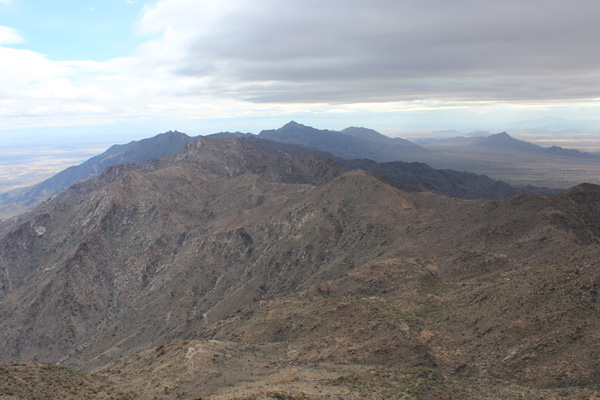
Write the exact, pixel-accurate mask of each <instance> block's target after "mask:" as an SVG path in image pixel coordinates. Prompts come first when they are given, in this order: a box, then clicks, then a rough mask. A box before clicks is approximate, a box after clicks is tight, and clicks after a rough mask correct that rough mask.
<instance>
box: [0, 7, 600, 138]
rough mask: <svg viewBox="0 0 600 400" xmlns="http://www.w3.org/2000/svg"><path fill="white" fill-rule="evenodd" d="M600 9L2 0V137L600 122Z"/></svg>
mask: <svg viewBox="0 0 600 400" xmlns="http://www.w3.org/2000/svg"><path fill="white" fill-rule="evenodd" d="M599 17H600V2H598V1H597V0H568V1H567V0H564V1H561V0H526V1H524V0H486V1H481V0H452V1H448V0H368V1H366V0H285V1H284V0H252V1H248V0H154V1H143V0H0V146H1V145H2V142H4V143H17V142H19V141H22V140H23V141H25V140H51V139H56V140H58V139H60V140H63V141H64V140H73V141H82V140H92V139H97V138H103V139H105V140H107V141H114V142H119V141H123V142H124V141H128V140H131V139H140V138H144V137H149V136H153V135H155V134H157V133H160V132H164V131H167V130H179V131H183V132H186V133H188V134H190V135H198V134H208V133H214V132H219V131H225V130H229V131H236V130H239V131H243V132H253V133H258V132H259V131H260V130H262V129H273V128H277V127H279V126H281V125H283V124H284V123H286V122H287V121H290V120H295V121H297V122H300V123H304V124H306V125H311V126H315V127H318V128H321V129H343V128H345V127H347V126H366V127H369V128H373V129H377V130H379V131H380V132H383V133H386V134H390V135H393V136H394V135H395V136H398V135H401V134H402V133H407V132H422V131H428V130H429V131H431V130H443V129H458V130H475V129H488V130H498V131H500V130H506V127H507V126H508V127H510V126H513V125H514V124H515V123H516V122H517V121H523V120H536V119H540V118H545V117H560V118H567V119H569V120H592V122H594V121H596V120H598V119H600V117H598V116H599V115H600V113H599V111H600V68H598V66H599V65H600V41H599V40H598V38H600V24H598V22H597V21H598V19H599ZM588 122H589V121H588ZM511 124H513V125H511Z"/></svg>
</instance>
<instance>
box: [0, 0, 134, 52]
mask: <svg viewBox="0 0 600 400" xmlns="http://www.w3.org/2000/svg"><path fill="white" fill-rule="evenodd" d="M2 3H4V5H2ZM143 4H144V3H143V2H142V1H134V0H130V1H126V0H60V1H49V0H4V1H3V2H0V25H2V26H4V27H9V28H11V29H13V30H16V31H17V32H19V33H20V35H21V36H22V38H23V39H24V40H23V43H21V45H20V46H15V47H16V48H23V49H28V50H31V51H34V52H37V53H41V54H44V55H46V56H47V57H48V58H50V59H51V60H53V61H66V60H93V61H104V60H108V59H111V58H115V57H121V56H123V55H128V54H131V52H133V50H135V48H136V46H137V45H138V44H139V42H140V41H141V37H140V36H138V35H136V34H135V32H134V31H133V28H132V24H133V21H135V20H136V18H137V17H138V16H139V13H140V11H141V9H142V7H143ZM0 37H1V36H0Z"/></svg>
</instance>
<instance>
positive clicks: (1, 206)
mask: <svg viewBox="0 0 600 400" xmlns="http://www.w3.org/2000/svg"><path fill="white" fill-rule="evenodd" d="M209 137H213V138H241V139H244V140H246V141H249V142H250V143H252V144H254V145H255V146H257V147H261V148H265V149H268V150H270V151H275V152H288V153H294V154H321V155H323V156H326V157H330V158H332V159H334V160H335V161H336V162H337V163H338V164H340V165H342V166H343V167H344V168H346V169H357V168H362V169H366V170H367V171H368V172H370V173H372V174H374V175H375V176H378V177H380V178H382V179H384V180H385V181H386V182H387V183H390V184H393V185H395V186H397V187H400V188H402V189H403V190H408V191H424V190H432V191H437V192H439V193H442V194H446V195H449V196H453V197H463V198H487V199H501V198H506V197H508V196H512V195H515V194H518V193H522V192H534V193H550V192H552V191H549V190H546V189H543V188H536V187H534V186H532V185H527V183H528V182H521V183H522V185H521V186H519V187H511V186H510V185H507V184H506V183H502V182H497V181H496V180H493V179H489V178H487V177H486V176H481V174H478V175H475V174H474V172H473V170H475V172H477V168H475V169H473V168H469V166H468V165H466V164H464V163H465V162H467V164H468V160H469V157H468V156H465V154H472V153H475V154H478V153H480V152H481V149H482V148H488V149H492V150H493V151H494V152H495V153H497V152H498V149H502V148H504V149H513V148H518V149H520V150H523V149H529V150H531V149H533V150H535V151H536V152H537V153H540V154H541V153H544V154H545V155H547V156H548V157H554V158H559V159H560V158H561V156H565V155H568V156H573V157H578V156H581V157H584V158H586V157H587V158H586V159H590V160H591V158H590V157H591V156H589V155H586V154H585V153H580V152H578V151H576V150H566V149H562V148H550V149H546V148H543V147H540V146H536V145H534V144H531V143H527V142H523V141H519V140H516V139H513V138H511V137H510V136H509V135H507V134H497V135H491V136H489V137H477V138H471V139H465V138H463V139H460V140H461V141H462V143H463V144H465V141H466V142H468V143H467V144H470V145H474V144H475V145H477V146H479V149H475V150H473V148H472V147H468V146H467V147H466V150H464V149H463V151H462V152H461V154H460V157H452V156H450V158H448V157H447V155H446V154H445V153H444V154H443V153H442V152H441V151H440V150H439V148H437V149H433V150H427V149H425V148H424V147H421V146H418V145H416V144H414V143H411V142H410V141H408V140H405V139H400V138H389V137H387V136H385V135H382V134H380V133H378V132H376V131H374V130H371V129H366V128H355V127H351V128H346V129H344V130H342V131H339V132H337V131H329V130H319V129H315V128H312V127H308V126H305V125H301V124H298V123H296V122H294V121H292V122H290V123H288V124H286V125H284V126H283V127H281V128H279V129H277V130H270V131H262V132H261V133H259V134H258V135H252V134H249V133H241V132H233V133H230V132H222V133H218V134H213V135H209ZM194 140H196V138H193V137H189V136H187V135H185V134H184V133H181V132H177V131H174V132H173V131H171V132H166V133H163V134H160V135H157V136H155V137H153V138H149V139H144V140H141V141H134V142H130V143H128V144H125V145H115V146H112V147H111V148H109V149H108V150H107V151H106V152H104V153H102V154H100V155H98V156H96V157H93V158H91V159H89V160H88V161H86V162H84V163H83V164H81V165H78V166H73V167H69V168H67V169H66V170H64V171H62V172H60V173H58V174H56V175H55V176H53V177H51V178H49V179H47V180H45V181H43V182H41V183H39V184H36V185H34V186H31V187H27V188H19V189H16V190H12V191H9V192H5V193H2V194H0V218H5V219H6V218H8V217H11V216H15V215H17V214H20V213H23V212H25V211H27V210H30V209H32V208H33V207H35V206H36V205H38V204H40V203H41V202H43V201H44V200H46V199H48V198H50V197H52V196H55V195H57V194H59V193H61V192H63V191H65V190H66V189H67V188H68V187H69V186H71V185H72V184H74V183H77V182H82V181H85V180H87V179H89V178H91V177H94V176H98V175H99V174H100V173H101V172H102V171H103V170H104V169H105V168H107V167H110V166H115V165H119V164H136V165H141V164H143V163H145V162H147V161H149V160H151V159H159V158H161V157H164V156H167V155H169V154H173V153H176V152H178V151H180V150H181V149H182V148H183V146H184V145H185V144H186V143H191V142H193V141H194ZM452 143H454V142H452ZM429 144H430V145H431V143H429ZM446 147H448V146H446ZM462 148H463V147H461V149H462ZM453 149H454V151H456V146H453ZM496 156H497V154H496ZM588 156H589V157H588ZM502 157H503V156H502ZM523 157H526V158H527V159H530V158H531V157H530V154H526V153H525V155H524V156H523ZM490 158H493V156H490ZM412 159H414V160H419V159H423V160H426V161H428V163H429V164H432V165H436V162H438V163H439V162H440V160H446V161H448V160H455V161H456V160H458V163H457V164H452V161H451V162H450V166H452V167H456V168H454V170H450V169H447V168H446V167H445V164H443V162H442V164H440V165H441V166H442V167H444V170H435V169H433V168H431V167H429V166H428V165H424V163H420V164H414V162H415V161H413V162H403V161H401V160H412ZM353 160H360V161H353ZM367 160H372V161H376V162H378V163H379V164H376V163H373V162H372V161H367ZM549 160H550V159H549ZM513 161H514V160H513ZM592 161H595V159H593V160H592ZM487 164H489V162H488V163H487ZM487 164H486V165H487ZM596 164H597V163H596ZM463 169H464V170H469V169H470V170H471V173H469V174H465V173H462V172H459V171H460V170H463ZM480 169H481V170H482V171H483V172H490V171H488V170H486V169H485V168H480ZM578 170H579V171H582V170H583V168H579V169H578ZM491 172H492V173H494V172H497V171H491ZM593 172H594V170H593V168H592V169H590V173H593ZM515 175H516V176H522V175H523V174H522V173H521V174H519V171H516V172H514V171H513V172H512V175H509V176H508V178H509V179H508V180H510V179H511V177H513V178H514V176H515Z"/></svg>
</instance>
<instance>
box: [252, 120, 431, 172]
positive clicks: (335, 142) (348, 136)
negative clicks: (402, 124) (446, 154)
mask: <svg viewBox="0 0 600 400" xmlns="http://www.w3.org/2000/svg"><path fill="white" fill-rule="evenodd" d="M258 137H259V138H261V139H269V140H274V141H277V142H283V143H289V144H297V145H302V146H307V147H314V148H316V149H319V150H322V151H325V152H328V153H331V154H333V155H335V156H337V157H341V158H347V159H357V158H368V159H371V160H375V161H380V162H386V161H398V160H402V159H403V157H404V156H405V155H407V154H415V153H426V152H427V150H425V149H424V148H422V147H421V146H418V145H416V144H414V143H412V142H410V141H408V140H405V139H399V138H394V139H393V138H389V137H387V136H384V135H382V134H380V133H378V132H376V131H374V130H371V129H365V128H347V129H344V130H343V131H341V132H338V131H331V130H319V129H315V128H312V127H309V126H305V125H301V124H298V123H297V122H294V121H291V122H289V123H287V124H286V125H284V126H283V127H281V128H279V129H275V130H265V131H262V132H260V133H259V134H258Z"/></svg>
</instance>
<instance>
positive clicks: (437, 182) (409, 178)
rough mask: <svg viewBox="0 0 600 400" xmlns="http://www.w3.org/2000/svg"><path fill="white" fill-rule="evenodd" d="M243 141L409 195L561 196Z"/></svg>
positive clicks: (418, 167)
mask: <svg viewBox="0 0 600 400" xmlns="http://www.w3.org/2000/svg"><path fill="white" fill-rule="evenodd" d="M373 132H375V131H373ZM211 137H212V135H211ZM242 139H243V140H245V141H248V142H250V143H251V144H252V145H253V146H256V147H258V148H261V149H265V150H268V151H270V152H272V153H275V154H278V155H280V154H284V153H289V154H319V155H322V156H324V157H329V158H332V159H333V160H334V161H335V162H336V163H337V164H338V165H340V166H341V167H343V168H344V169H346V170H356V169H361V170H363V171H366V172H368V173H370V174H372V175H374V176H376V177H377V178H379V179H381V180H382V181H384V182H386V183H388V184H390V185H392V186H394V187H397V188H399V189H401V190H404V191H407V192H425V191H433V192H437V193H440V194H443V195H446V196H450V197H459V198H463V199H490V200H499V199H505V198H507V197H510V196H514V195H516V194H520V193H538V194H550V193H556V192H558V190H551V189H547V188H539V187H534V186H531V185H530V186H526V187H522V188H516V187H513V186H511V185H509V184H507V183H504V182H501V181H496V180H493V179H490V178H488V177H487V176H484V175H477V174H474V173H470V172H461V171H454V170H449V169H446V170H437V169H434V168H431V167H430V166H428V165H427V164H423V163H416V162H415V163H405V162H402V161H395V162H387V163H378V162H376V161H373V160H368V159H355V160H348V159H344V158H339V157H333V156H332V155H330V154H329V153H326V152H321V151H319V150H316V149H314V148H311V147H304V146H300V145H293V144H287V143H280V142H275V141H272V140H267V139H259V138H258V137H256V136H254V135H245V136H243V137H242ZM401 140H402V139H401Z"/></svg>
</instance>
